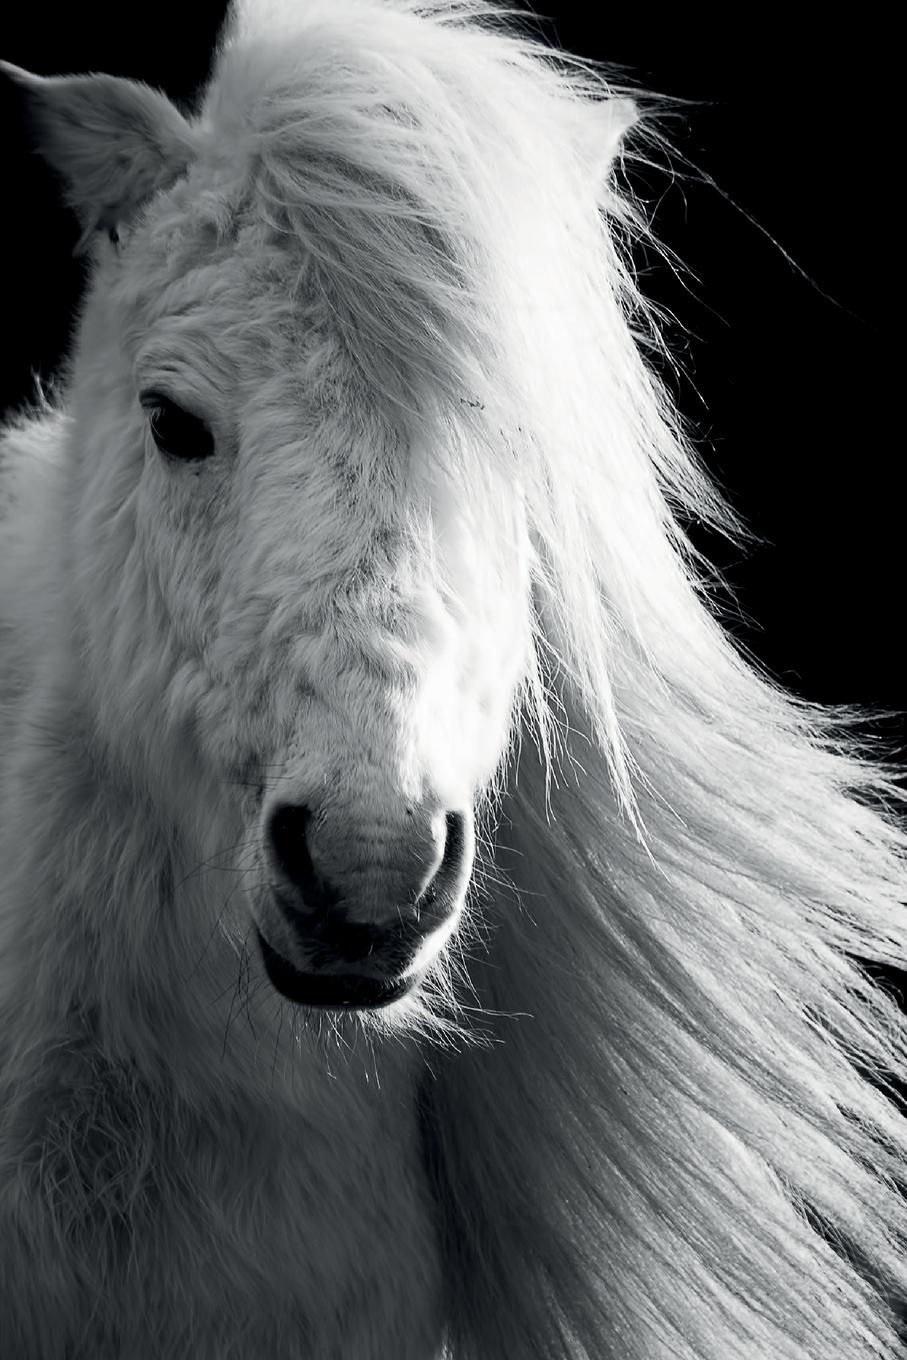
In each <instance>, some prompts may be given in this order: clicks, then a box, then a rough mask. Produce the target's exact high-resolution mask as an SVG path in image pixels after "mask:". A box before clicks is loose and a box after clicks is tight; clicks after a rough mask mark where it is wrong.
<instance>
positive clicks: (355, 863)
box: [72, 171, 532, 1005]
mask: <svg viewBox="0 0 907 1360" xmlns="http://www.w3.org/2000/svg"><path fill="white" fill-rule="evenodd" d="M203 173H204V172H203V171H200V172H198V173H195V174H193V175H192V176H190V177H189V179H188V181H186V182H185V183H183V184H181V185H180V186H178V188H176V189H174V190H173V191H171V192H170V193H169V194H167V195H164V196H162V199H161V201H160V204H159V205H157V206H156V208H155V209H154V210H152V211H150V212H149V213H148V214H147V215H146V218H145V220H144V221H143V222H142V224H141V225H140V226H139V227H137V228H136V229H135V230H134V231H133V232H131V233H129V232H126V231H123V232H122V233H121V240H120V241H119V242H118V243H116V244H114V243H112V242H110V243H106V244H105V248H104V255H103V258H102V259H101V260H100V261H99V266H98V272H97V276H96V278H95V281H94V285H93V288H92V292H91V295H90V297H89V300H88V303H87V306H86V309H85V314H84V316H83V321H82V331H81V341H80V346H79V351H78V354H77V357H76V361H75V364H74V373H73V378H74V383H73V390H74V397H75V400H74V406H73V412H74V419H75V421H76V423H77V425H78V424H79V422H81V421H84V422H85V430H84V437H83V438H79V439H78V440H77V442H78V443H79V445H80V446H82V447H83V448H84V450H85V452H84V454H83V457H82V460H81V462H80V464H79V466H78V468H77V469H75V470H74V471H75V482H74V488H73V494H74V499H75V503H74V504H73V506H72V521H73V525H74V532H75V536H76V546H75V553H74V582H75V589H76V599H77V610H78V613H79V616H80V618H81V619H82V620H83V621H84V627H85V630H86V642H87V647H86V649H85V651H86V655H87V657H88V658H90V660H89V671H88V677H89V688H90V691H91V706H92V709H93V711H94V712H95V714H96V715H97V721H98V723H99V725H100V726H101V728H102V729H103V731H104V734H105V738H106V740H107V743H108V744H109V746H110V747H111V748H112V749H113V750H114V752H115V754H116V757H117V758H118V759H119V760H120V761H122V762H125V763H126V764H127V765H128V766H129V768H130V769H131V771H132V773H133V776H134V778H136V779H137V780H138V781H140V782H141V784H142V785H143V786H145V787H150V788H151V789H152V790H153V791H154V792H155V793H156V794H157V795H159V797H160V799H161V800H162V801H163V800H164V799H166V801H167V803H168V804H170V805H172V800H173V794H174V791H175V790H176V791H177V798H178V804H179V805H181V806H182V807H183V808H184V815H185V816H186V817H189V818H191V816H192V815H193V811H192V810H197V809H198V808H199V807H200V806H203V807H207V808H208V809H209V810H210V824H209V825H208V826H207V827H202V828H198V830H199V831H200V832H201V840H202V841H203V843H204V845H210V843H211V842H212V841H213V840H214V839H216V838H217V835H218V834H219V833H220V834H221V836H222V834H223V830H224V828H225V826H226V825H230V824H233V823H235V822H237V821H238V823H239V828H238V835H237V836H236V839H237V840H239V841H240V842H241V844H242V845H243V847H244V850H243V857H242V860H241V869H242V878H243V884H244V888H245V893H244V895H245V899H246V905H247V908H248V911H249V912H250V914H251V919H252V922H253V924H254V926H255V928H256V930H257V931H258V932H259V936H260V939H261V941H262V947H263V949H264V951H265V959H266V962H267V963H268V965H269V972H270V973H271V976H272V980H273V981H275V984H276V985H277V986H278V987H279V989H280V990H282V991H284V992H285V993H286V994H287V995H290V996H292V997H293V999H296V1000H305V1001H309V1002H310V1003H317V1002H319V1001H322V1002H323V1003H324V1004H344V1005H346V1004H354V1005H365V1004H383V1003H384V1002H385V1001H386V1000H387V999H393V997H394V996H395V995H397V994H398V992H399V990H400V989H401V988H405V987H406V986H408V985H409V983H410V982H411V981H412V980H413V979H414V978H415V976H416V975H417V974H418V973H419V972H420V971H421V969H422V967H423V966H424V964H425V962H426V961H427V960H429V959H431V958H432V957H434V955H435V954H436V953H437V951H438V950H439V949H440V948H441V946H442V945H443V943H444V941H445V940H446V938H447V936H448V935H449V934H450V932H451V930H452V928H453V926H454V924H455V922H456V919H457V917H458V914H459V912H460V909H461V906H462V904H463V899H464V895H465V892H466V888H467V884H468V880H469V873H470V867H471V863H472V855H473V831H472V823H473V810H474V805H475V802H476V799H477V798H480V797H481V796H482V794H483V793H484V791H485V789H486V788H487V786H488V785H489V783H490V781H491V780H492V779H493V776H494V773H495V770H496V768H497V766H498V763H499V761H500V759H501V756H502V754H503V752H504V751H505V748H506V745H507V739H508V734H509V731H510V725H511V714H512V709H513V704H514V699H515V696H516V694H517V692H518V689H519V685H520V681H521V679H522V678H523V676H524V674H525V670H526V666H527V660H528V656H529V653H530V650H531V649H530V638H531V616H532V609H531V593H530V579H529V549H528V537H527V529H526V524H525V519H524V516H523V513H522V508H521V506H520V503H519V498H518V497H516V496H514V494H513V489H512V487H508V486H506V485H504V484H503V481H501V482H500V483H499V484H498V485H497V487H495V485H494V483H493V482H489V483H486V484H485V485H484V486H483V487H475V486H471V485H469V484H467V483H466V482H465V481H464V480H463V479H462V477H461V475H460V470H459V469H458V467H457V465H456V461H455V459H454V458H453V457H452V456H451V453H450V452H449V450H448V449H447V448H446V447H445V439H446V435H445V430H444V428H443V427H439V428H438V429H437V431H436V433H435V436H434V437H433V438H432V437H430V435H427V434H426V433H425V432H423V433H422V434H421V435H420V434H419V433H417V432H414V431H413V430H412V429H407V428H406V427H405V424H404V423H403V422H402V421H396V422H395V421H394V419H393V418H392V416H391V415H390V413H389V412H388V410H387V408H386V406H385V405H384V403H383V402H382V401H381V398H380V394H376V393H375V392H374V391H373V390H371V389H370V387H369V385H368V384H367V383H365V382H364V381H363V379H362V378H361V376H360V375H359V374H358V373H357V370H356V365H355V362H354V361H353V358H352V357H351V356H350V355H349V354H348V353H347V352H346V351H345V348H344V345H343V344H342V343H341V341H340V340H339V338H338V336H337V335H336V333H335V331H334V329H333V328H332V324H331V315H330V308H329V306H328V305H327V303H326V300H325V298H324V297H321V298H319V297H318V296H317V294H316V293H315V292H314V290H313V289H312V287H311V285H310V281H309V280H308V278H307V275H306V268H305V260H304V258H302V259H301V258H300V256H299V252H298V250H297V249H295V247H294V246H293V245H292V243H286V242H285V243H283V244H282V243H281V241H280V239H279V238H275V236H274V233H273V232H269V231H268V230H267V229H266V228H264V227H263V226H262V225H261V224H260V223H255V222H254V221H253V222H250V223H247V224H246V225H244V226H242V227H241V228H240V229H239V230H238V231H236V232H235V233H234V234H233V235H232V237H231V239H229V240H227V241H225V242H220V243H218V241H217V240H216V238H215V236H214V234H213V233H212V231H211V229H210V227H209V226H205V225H202V226H199V225H198V224H197V223H193V221H192V217H191V214H190V213H188V212H187V210H186V209H187V204H189V203H190V202H191V201H193V199H194V198H196V197H197V196H198V195H200V194H201V193H202V192H203V184H202V183H200V182H199V181H200V179H202V176H203ZM200 786H201V787H200ZM179 790H182V793H180V792H179ZM195 816H196V817H197V811H196V812H195ZM305 979H308V981H305Z"/></svg>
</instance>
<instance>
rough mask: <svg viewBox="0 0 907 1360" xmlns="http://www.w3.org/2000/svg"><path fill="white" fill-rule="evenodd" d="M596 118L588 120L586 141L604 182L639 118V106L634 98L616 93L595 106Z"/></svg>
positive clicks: (586, 150)
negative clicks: (619, 95) (628, 133)
mask: <svg viewBox="0 0 907 1360" xmlns="http://www.w3.org/2000/svg"><path fill="white" fill-rule="evenodd" d="M592 115H593V116H592V118H591V119H588V120H584V125H583V129H582V141H583V146H584V150H585V153H586V156H587V158H588V160H589V161H590V162H591V165H592V169H593V172H594V174H595V175H596V177H597V178H598V180H599V182H600V183H602V184H603V183H604V182H605V180H606V179H607V178H608V175H609V174H610V172H611V167H612V165H613V164H614V161H615V160H616V159H617V156H618V154H619V153H620V148H621V143H622V141H623V139H624V137H625V135H626V134H627V132H629V130H630V128H632V127H633V126H634V125H635V124H636V123H637V122H638V121H639V110H638V109H637V107H636V104H635V103H634V102H633V100H632V99H626V98H624V97H622V96H621V97H617V96H615V97H614V98H613V99H604V100H602V101H601V102H600V103H597V104H595V105H594V106H593V108H592Z"/></svg>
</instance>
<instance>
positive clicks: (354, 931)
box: [266, 803, 469, 970]
mask: <svg viewBox="0 0 907 1360" xmlns="http://www.w3.org/2000/svg"><path fill="white" fill-rule="evenodd" d="M467 832H468V826H467V819H466V817H465V816H464V814H463V813H461V812H448V813H446V814H444V815H443V816H442V815H441V814H439V813H435V814H434V815H431V814H429V812H428V811H427V809H422V808H418V807H410V808H409V809H407V815H405V816H403V817H402V818H400V819H399V820H397V821H394V822H376V821H375V820H374V819H369V820H362V821H359V822H358V823H357V820H356V819H355V817H352V816H350V815H346V816H344V815H342V814H338V813H336V812H335V813H331V814H327V815H325V814H322V816H320V817H316V815H315V814H314V813H313V811H312V809H311V808H310V807H308V806H306V805H304V804H291V803H281V804H279V805H278V806H277V807H276V808H275V809H274V811H273V812H272V813H271V815H270V817H269V819H268V821H267V826H266V836H267V842H268V846H269V850H270V854H271V858H272V862H273V864H274V867H275V868H276V869H277V871H278V882H277V883H276V884H275V885H274V889H275V897H276V899H277V902H278V905H279V907H280V909H281V912H282V914H283V916H284V918H285V919H286V920H287V921H288V922H289V923H290V925H291V926H292V927H293V929H294V933H295V934H296V935H297V937H298V939H299V941H300V944H301V945H302V946H303V947H304V949H305V952H306V955H307V957H308V958H309V960H310V961H311V963H312V964H313V965H314V966H316V967H326V966H334V965H342V964H346V963H353V964H355V963H357V962H364V961H367V960H369V959H371V958H372V957H373V956H376V962H378V961H380V964H381V966H382V969H385V970H387V969H390V968H393V967H394V966H395V965H398V966H400V967H405V966H406V964H407V963H408V962H409V959H410V957H411V955H412V954H413V952H414V950H415V947H416V946H417V945H418V943H419V942H420V941H421V940H422V939H423V938H424V937H425V936H426V935H428V934H430V933H432V932H433V931H434V930H436V929H438V927H439V926H440V925H441V924H443V922H444V921H445V920H446V919H447V918H448V917H449V916H450V914H451V913H452V911H453V910H454V909H455V907H456V906H457V905H458V903H459V901H460V898H461V896H462V893H463V891H464V889H465V886H466V879H467V878H468V873H469V863H468V861H469V843H468V841H469V838H468V835H467Z"/></svg>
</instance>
